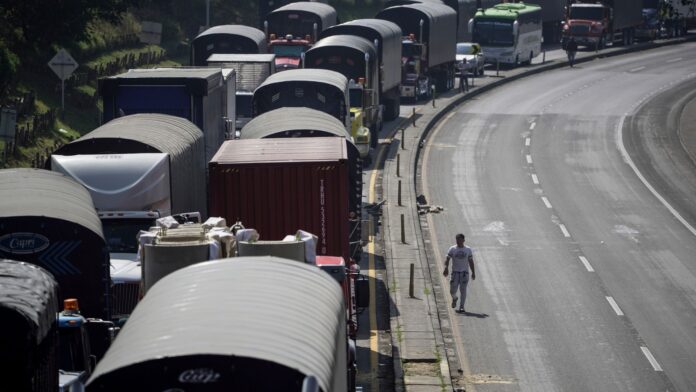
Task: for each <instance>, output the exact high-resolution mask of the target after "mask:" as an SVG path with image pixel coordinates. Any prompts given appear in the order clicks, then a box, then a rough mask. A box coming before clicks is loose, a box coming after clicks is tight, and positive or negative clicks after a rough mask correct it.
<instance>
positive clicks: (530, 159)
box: [527, 154, 532, 165]
mask: <svg viewBox="0 0 696 392" xmlns="http://www.w3.org/2000/svg"><path fill="white" fill-rule="evenodd" d="M527 163H528V164H530V165H531V164H532V156H531V155H529V154H527Z"/></svg>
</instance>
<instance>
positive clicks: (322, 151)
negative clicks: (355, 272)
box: [209, 137, 361, 261]
mask: <svg viewBox="0 0 696 392" xmlns="http://www.w3.org/2000/svg"><path fill="white" fill-rule="evenodd" d="M349 170H350V163H349V161H348V149H347V146H346V143H345V140H343V139H340V138H334V137H318V138H289V139H285V138H284V139H256V140H250V139H246V140H229V141H227V142H225V143H224V144H223V145H222V147H221V148H220V150H219V151H218V153H217V154H216V155H215V157H214V158H213V160H212V161H211V162H210V164H209V173H210V189H209V197H210V203H209V206H210V213H211V215H214V216H220V217H223V218H225V219H226V220H227V221H228V222H237V221H241V222H243V223H244V225H246V226H247V227H253V228H255V229H257V230H258V231H259V232H260V233H263V235H264V238H265V239H270V240H280V239H283V237H284V236H285V234H286V233H291V232H294V231H296V230H297V229H298V228H302V229H303V230H306V231H308V232H310V233H314V234H316V235H317V236H318V237H319V240H318V241H319V244H318V247H317V255H318V256H341V257H343V259H344V260H347V261H348V260H351V259H354V258H355V257H354V255H355V254H356V253H357V252H360V251H361V247H360V243H359V242H356V243H351V233H352V231H353V232H354V230H351V229H352V228H355V227H358V223H359V222H356V220H357V218H358V217H357V216H354V215H351V211H353V210H354V209H353V208H352V207H353V206H350V205H349V203H350V197H349V189H348V186H349V181H350V176H349Z"/></svg>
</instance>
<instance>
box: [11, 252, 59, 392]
mask: <svg viewBox="0 0 696 392" xmlns="http://www.w3.org/2000/svg"><path fill="white" fill-rule="evenodd" d="M58 303H59V301H58V282H56V280H55V279H54V278H53V276H51V274H50V273H49V272H47V271H46V270H44V269H43V268H40V267H38V266H36V265H33V264H28V263H23V262H18V261H15V260H7V259H0V326H1V329H2V333H0V369H1V370H0V373H2V380H0V385H2V389H3V390H6V391H32V392H54V391H57V390H58V369H59V368H58V364H59V361H58V322H57V319H56V315H57V314H58V311H59V308H58V306H59V305H58Z"/></svg>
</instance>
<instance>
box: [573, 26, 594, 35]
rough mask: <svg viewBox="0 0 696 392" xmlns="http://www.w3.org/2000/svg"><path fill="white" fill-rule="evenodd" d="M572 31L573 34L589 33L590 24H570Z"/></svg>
mask: <svg viewBox="0 0 696 392" xmlns="http://www.w3.org/2000/svg"><path fill="white" fill-rule="evenodd" d="M570 32H571V33H572V34H587V33H589V32H590V26H588V25H572V26H570Z"/></svg>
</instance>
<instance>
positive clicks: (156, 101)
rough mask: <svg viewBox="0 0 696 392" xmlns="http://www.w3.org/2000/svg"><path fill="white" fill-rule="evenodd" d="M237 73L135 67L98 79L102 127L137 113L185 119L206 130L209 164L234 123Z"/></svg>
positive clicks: (200, 69)
mask: <svg viewBox="0 0 696 392" xmlns="http://www.w3.org/2000/svg"><path fill="white" fill-rule="evenodd" d="M235 90H236V87H235V73H234V70H231V69H219V68H218V69H215V68H207V67H204V68H154V69H132V70H129V71H128V72H126V73H123V74H120V75H116V76H110V77H107V78H103V79H100V80H99V94H100V95H101V97H102V99H103V103H104V115H103V123H106V122H108V121H110V120H112V119H114V118H117V117H121V116H125V115H129V114H136V113H161V114H170V115H174V116H178V117H183V118H185V119H187V120H189V121H191V122H192V123H194V124H195V125H196V126H197V127H198V128H200V129H201V130H202V131H203V137H204V140H205V151H206V159H207V160H210V158H212V157H213V155H214V154H215V151H217V149H218V148H219V147H220V144H222V142H223V141H224V140H225V138H226V135H227V134H228V132H233V131H234V125H235V118H236V114H235Z"/></svg>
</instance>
